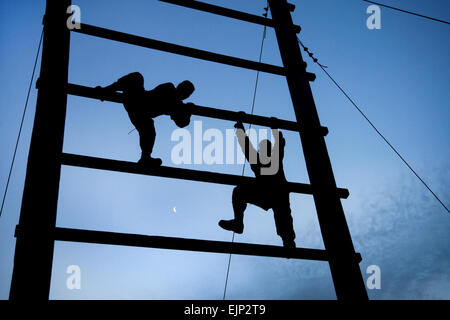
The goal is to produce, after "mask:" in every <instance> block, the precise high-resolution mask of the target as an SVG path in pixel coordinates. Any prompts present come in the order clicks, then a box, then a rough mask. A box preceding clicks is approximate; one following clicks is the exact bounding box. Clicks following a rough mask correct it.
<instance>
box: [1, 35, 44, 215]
mask: <svg viewBox="0 0 450 320" xmlns="http://www.w3.org/2000/svg"><path fill="white" fill-rule="evenodd" d="M43 36H44V30H42V31H41V37H40V39H39V45H38V49H37V52H36V58H35V60H34V66H33V72H32V73H31V79H30V85H29V86H28V93H27V98H26V100H25V106H24V108H23V113H22V120H21V121H20V127H19V133H18V134H17V140H16V146H15V147H14V153H13V157H12V160H11V166H10V167H9V174H8V179H7V181H6V187H5V192H4V193H3V200H2V206H1V208H0V217H1V216H2V213H3V207H4V205H5V199H6V194H7V193H8V187H9V181H10V179H11V173H12V170H13V167H14V162H15V160H16V154H17V148H18V146H19V141H20V136H21V134H22V128H23V122H24V120H25V114H26V112H27V107H28V100H29V99H30V92H31V86H32V85H33V79H34V73H35V71H36V66H37V62H38V58H39V52H40V51H41V45H42V38H43Z"/></svg>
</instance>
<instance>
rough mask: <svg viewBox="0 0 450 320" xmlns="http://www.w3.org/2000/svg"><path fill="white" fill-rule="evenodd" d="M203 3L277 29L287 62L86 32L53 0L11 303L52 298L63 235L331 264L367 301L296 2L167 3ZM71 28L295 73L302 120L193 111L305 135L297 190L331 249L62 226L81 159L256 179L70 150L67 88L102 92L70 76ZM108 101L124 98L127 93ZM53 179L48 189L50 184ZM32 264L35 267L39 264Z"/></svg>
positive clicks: (122, 167)
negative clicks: (265, 5)
mask: <svg viewBox="0 0 450 320" xmlns="http://www.w3.org/2000/svg"><path fill="white" fill-rule="evenodd" d="M160 1H164V2H168V3H172V4H176V5H180V6H184V7H189V8H192V9H196V10H202V11H205V12H209V13H213V14H217V15H222V16H227V17H230V18H234V19H239V20H242V21H246V22H249V23H256V24H260V25H265V26H268V27H273V28H274V29H275V32H276V37H277V40H278V46H279V49H280V53H281V57H282V61H283V66H282V67H280V66H274V65H269V64H265V63H258V62H254V61H249V60H244V59H240V58H236V57H231V56H226V55H222V54H218V53H213V52H208V51H203V50H198V49H194V48H189V47H185V46H180V45H177V44H172V43H167V42H162V41H158V40H154V39H149V38H144V37H140V36H136V35H131V34H127V33H123V32H119V31H114V30H108V29H104V28H100V27H96V26H92V25H86V24H81V28H80V29H73V30H69V29H68V28H67V26H66V21H67V18H68V14H67V13H66V11H67V8H68V7H69V6H70V5H71V0H47V4H46V5H47V7H46V13H45V16H44V22H43V23H44V39H43V52H42V61H41V73H40V77H39V80H38V83H37V87H38V97H37V104H36V114H35V119H34V126H33V133H32V138H31V145H30V151H29V155H28V165H27V172H26V180H25V187H24V192H23V199H22V207H21V212H20V219H19V224H18V225H17V227H16V232H15V237H16V240H17V241H16V250H15V256H14V269H13V275H12V282H11V290H10V299H11V300H23V299H33V300H47V299H48V297H49V291H50V280H51V273H52V262H53V251H54V242H55V241H57V240H59V241H74V242H84V243H100V244H113V245H124V246H138V247H152V248H163V249H176V250H192V251H203V252H216V253H232V254H243V255H255V256H268V257H287V256H289V258H295V259H310V260H320V261H328V263H329V266H330V270H331V274H332V278H333V282H334V286H335V290H336V295H337V298H338V299H340V300H367V298H368V297H367V292H366V290H365V286H364V281H363V278H362V275H361V271H360V269H359V262H360V261H361V255H360V254H358V253H356V252H355V250H354V247H353V243H352V239H351V236H350V232H349V229H348V226H347V222H346V220H345V216H344V212H343V208H342V204H341V201H340V199H341V198H347V197H348V195H349V193H348V191H347V190H346V189H339V188H337V186H336V182H335V179H334V175H333V171H332V167H331V163H330V159H329V156H328V151H327V147H326V144H325V139H324V136H326V135H327V133H328V130H327V128H325V127H322V126H321V125H320V121H319V117H318V114H317V110H316V107H315V104H314V99H313V95H312V92H311V88H310V85H309V81H314V79H315V75H314V74H311V73H308V72H306V63H305V62H304V61H303V59H302V55H301V51H300V48H299V46H298V42H297V36H296V34H297V33H298V32H300V27H299V26H296V25H294V24H293V22H292V17H291V12H292V11H293V10H294V9H295V7H294V6H293V5H291V4H289V3H287V2H286V0H269V1H268V2H269V7H270V11H271V14H272V19H269V18H267V17H260V16H256V15H251V14H248V13H243V12H239V11H235V10H231V9H226V8H223V7H219V6H215V5H211V4H207V3H202V2H199V1H193V0H160ZM70 32H78V33H82V34H86V35H90V36H94V37H100V38H106V39H110V40H114V41H119V42H123V43H128V44H132V45H136V46H141V47H145V48H150V49H156V50H161V51H165V52H169V53H173V54H179V55H184V56H189V57H192V58H197V59H203V60H207V61H212V62H216V63H222V64H227V65H231V66H236V67H241V68H247V69H252V70H258V71H262V72H267V73H272V74H276V75H281V76H284V77H286V80H287V83H288V86H289V90H290V95H291V98H292V102H293V105H294V109H295V115H296V120H297V121H296V122H292V121H286V120H279V119H275V118H267V117H262V116H256V115H250V114H245V113H238V112H232V111H226V110H218V109H213V108H209V107H202V106H196V105H193V106H191V112H192V114H195V115H199V116H204V117H212V118H218V119H224V120H231V121H237V120H240V121H243V122H246V123H252V124H257V125H264V126H270V125H273V124H274V122H275V125H276V126H277V127H279V128H280V129H285V130H292V131H296V132H299V134H300V139H301V143H302V146H303V152H304V157H305V161H306V168H307V171H308V175H309V180H310V184H302V183H289V187H290V191H291V192H297V193H304V194H310V195H312V196H313V198H314V202H315V206H316V209H317V215H318V220H319V224H320V228H321V232H322V237H323V241H324V245H325V250H318V249H306V248H295V249H289V251H286V249H284V248H282V247H278V246H270V245H255V244H246V243H229V242H221V241H206V240H196V239H182V238H172V237H161V236H147V235H136V234H123V233H114V232H103V231H90V230H77V229H68V228H59V227H56V215H57V202H58V191H59V183H60V173H61V166H62V165H66V166H78V167H85V168H93V169H100V170H112V171H120V172H127V173H133V174H141V175H152V176H160V177H167V178H175V179H187V180H195V181H204V182H208V183H220V184H228V185H237V184H239V183H241V182H245V181H250V180H252V179H253V178H250V177H243V176H236V175H229V174H219V173H212V172H203V171H197V170H187V169H181V168H173V167H165V166H162V167H159V168H148V169H146V168H142V166H138V165H137V164H136V163H131V162H125V161H116V160H109V159H101V158H94V157H87V156H81V155H74V154H66V153H63V150H62V147H63V139H64V126H65V118H66V104H67V95H68V94H71V95H78V96H83V97H87V98H94V99H99V98H100V97H99V96H98V95H97V94H98V93H97V91H96V90H95V89H94V88H89V87H84V86H80V85H76V84H69V83H68V68H69V46H70ZM102 98H103V99H106V100H109V101H113V102H121V99H122V97H121V95H120V94H119V93H117V94H111V95H110V96H108V97H102ZM43 182H45V188H43V187H42V185H43ZM30 266H33V267H32V270H30Z"/></svg>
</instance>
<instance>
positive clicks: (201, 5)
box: [159, 0, 301, 33]
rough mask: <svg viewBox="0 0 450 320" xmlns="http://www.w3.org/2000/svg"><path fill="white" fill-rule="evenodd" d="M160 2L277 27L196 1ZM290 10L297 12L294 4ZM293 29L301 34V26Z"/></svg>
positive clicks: (264, 21)
mask: <svg viewBox="0 0 450 320" xmlns="http://www.w3.org/2000/svg"><path fill="white" fill-rule="evenodd" d="M159 1H162V2H167V3H171V4H176V5H179V6H183V7H187V8H191V9H196V10H200V11H205V12H209V13H213V14H217V15H220V16H224V17H228V18H233V19H237V20H241V21H246V22H251V23H256V24H260V25H263V26H267V27H275V22H274V21H273V20H272V19H269V18H263V17H260V16H257V15H253V14H249V13H246V12H241V11H236V10H232V9H228V8H224V7H219V6H216V5H213V4H209V3H205V2H200V1H195V0H159ZM288 9H289V11H291V12H292V11H294V10H295V6H294V5H293V4H290V3H288ZM292 27H293V28H294V30H295V33H300V30H301V28H300V26H297V25H292Z"/></svg>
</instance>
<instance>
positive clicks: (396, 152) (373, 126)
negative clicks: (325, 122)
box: [297, 38, 450, 213]
mask: <svg viewBox="0 0 450 320" xmlns="http://www.w3.org/2000/svg"><path fill="white" fill-rule="evenodd" d="M297 40H298V42H299V43H300V45H301V46H302V48H303V50H305V51H306V52H308V54H309V56H310V57H311V58H312V59H313V61H314V62H315V63H316V64H317V65H318V66H319V67H320V68H321V69H322V71H323V72H325V74H326V75H327V76H328V78H330V80H331V81H332V82H333V83H334V84H335V85H336V87H337V88H338V89H339V90H340V91H341V92H342V93H343V94H344V96H345V97H346V98H347V99H348V101H350V103H351V104H352V105H353V106H354V107H355V108H356V110H358V112H359V113H360V114H361V115H362V116H363V117H364V119H366V121H367V122H368V123H369V124H370V126H371V127H372V128H373V129H374V130H375V132H376V133H377V134H378V135H379V136H380V137H381V138H382V139H383V140H384V142H386V143H387V145H388V146H389V147H390V148H391V149H392V151H394V152H395V154H396V155H397V156H398V157H399V158H400V160H402V161H403V163H404V164H405V165H406V166H407V167H408V168H409V170H411V172H412V173H414V175H415V176H416V177H417V178H418V179H419V180H420V182H422V184H423V185H424V186H425V187H426V188H427V189H428V191H430V192H431V194H432V195H433V196H434V197H435V198H436V200H437V201H438V202H439V203H440V204H441V205H442V207H443V208H444V209H445V210H446V211H447V212H448V213H450V211H449V210H448V208H447V207H446V206H445V204H444V203H443V202H442V200H441V199H440V198H439V197H438V196H437V195H436V193H435V192H434V191H433V190H432V189H431V188H430V187H429V186H428V184H427V183H426V182H425V181H424V180H423V179H422V178H421V177H420V176H419V174H418V173H417V172H416V171H415V170H414V169H413V168H412V167H411V165H410V164H409V163H408V162H407V161H406V160H405V158H404V157H403V156H402V155H401V154H400V152H399V151H397V149H396V148H395V147H394V146H393V145H392V144H391V143H390V142H389V140H388V139H387V138H386V137H385V136H384V135H383V134H382V133H381V132H380V131H379V130H378V128H377V127H376V126H375V125H374V124H373V122H372V121H370V119H369V118H368V117H367V116H366V115H365V113H364V112H363V111H362V110H361V108H359V107H358V105H357V104H356V103H355V101H353V99H352V98H351V97H350V96H349V95H348V94H347V93H346V92H345V90H344V89H343V88H342V87H341V86H340V85H339V84H338V83H337V81H336V80H334V78H333V77H332V76H331V75H330V74H329V73H328V71H327V70H325V68H326V67H325V66H323V65H322V64H320V63H319V62H318V60H317V59H316V58H314V57H313V54H312V53H311V52H309V50H308V48H307V47H305V45H304V44H303V43H302V42H301V41H300V39H298V38H297Z"/></svg>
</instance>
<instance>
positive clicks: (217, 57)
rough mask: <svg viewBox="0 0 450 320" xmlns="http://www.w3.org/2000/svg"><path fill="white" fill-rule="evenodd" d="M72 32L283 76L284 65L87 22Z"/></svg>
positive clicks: (310, 77)
mask: <svg viewBox="0 0 450 320" xmlns="http://www.w3.org/2000/svg"><path fill="white" fill-rule="evenodd" d="M72 31H73V32H78V33H82V34H86V35H90V36H94V37H100V38H104V39H109V40H114V41H119V42H123V43H128V44H132V45H136V46H140V47H144V48H149V49H155V50H160V51H165V52H170V53H173V54H179V55H183V56H187V57H191V58H196V59H201V60H206V61H211V62H216V63H222V64H226V65H230V66H234V67H240V68H245V69H250V70H256V71H261V72H267V73H271V74H276V75H281V76H285V75H286V72H285V69H284V67H280V66H275V65H271V64H267V63H261V62H256V61H251V60H245V59H241V58H236V57H231V56H226V55H223V54H219V53H214V52H209V51H205V50H199V49H194V48H190V47H185V46H181V45H178V44H173V43H169V42H163V41H159V40H154V39H150V38H145V37H141V36H136V35H132V34H129V33H124V32H119V31H115V30H110V29H105V28H101V27H96V26H92V25H88V24H83V23H82V24H80V28H79V29H73V30H72ZM304 76H305V77H306V79H307V80H309V81H314V80H315V79H316V75H315V74H314V73H309V72H305V73H304Z"/></svg>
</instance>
